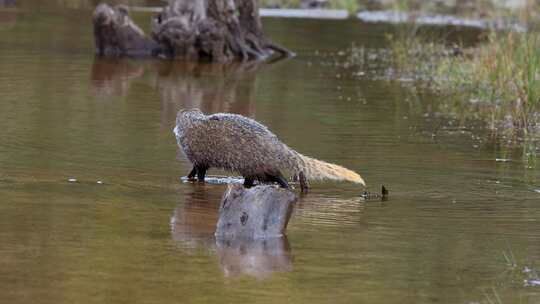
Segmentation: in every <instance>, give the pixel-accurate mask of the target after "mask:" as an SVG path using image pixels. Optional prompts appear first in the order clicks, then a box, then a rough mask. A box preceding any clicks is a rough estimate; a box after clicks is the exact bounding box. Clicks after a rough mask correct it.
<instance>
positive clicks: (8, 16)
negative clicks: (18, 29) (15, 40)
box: [0, 0, 18, 29]
mask: <svg viewBox="0 0 540 304" xmlns="http://www.w3.org/2000/svg"><path fill="white" fill-rule="evenodd" d="M15 4H16V1H15V0H0V29H6V28H11V27H13V26H15V24H16V23H17V13H18V12H17V8H16V7H15Z"/></svg>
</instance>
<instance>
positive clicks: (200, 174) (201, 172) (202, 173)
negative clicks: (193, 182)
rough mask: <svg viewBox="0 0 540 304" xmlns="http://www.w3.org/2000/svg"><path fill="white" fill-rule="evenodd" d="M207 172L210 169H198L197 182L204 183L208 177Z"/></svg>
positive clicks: (199, 167)
mask: <svg viewBox="0 0 540 304" xmlns="http://www.w3.org/2000/svg"><path fill="white" fill-rule="evenodd" d="M206 170H208V167H206V166H198V167H197V181H199V182H204V177H205V176H206Z"/></svg>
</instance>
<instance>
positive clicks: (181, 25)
mask: <svg viewBox="0 0 540 304" xmlns="http://www.w3.org/2000/svg"><path fill="white" fill-rule="evenodd" d="M93 23H94V35H95V40H96V48H97V51H98V54H101V55H114V56H123V55H127V56H133V55H151V56H155V57H162V58H171V59H172V58H174V59H184V60H189V61H211V62H231V61H233V60H241V61H248V60H262V59H267V58H269V57H272V56H273V55H274V54H276V55H277V56H278V57H287V56H291V55H292V53H291V52H290V51H288V50H287V49H285V48H283V47H280V46H278V45H276V44H274V43H272V42H271V41H270V40H269V39H268V38H266V37H265V36H264V34H263V31H262V25H261V21H260V17H259V7H258V0H213V1H205V0H171V1H170V3H169V5H168V6H166V7H164V8H163V11H162V12H161V13H159V14H158V15H156V16H155V17H154V18H153V19H152V30H151V35H150V38H149V37H147V36H145V34H144V32H143V31H142V30H141V29H140V28H139V27H137V25H135V23H133V21H132V20H131V18H130V17H129V15H128V11H127V9H126V7H125V6H116V7H114V8H113V7H110V6H108V5H106V4H100V5H98V7H96V10H95V11H94V18H93Z"/></svg>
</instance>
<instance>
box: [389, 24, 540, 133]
mask: <svg viewBox="0 0 540 304" xmlns="http://www.w3.org/2000/svg"><path fill="white" fill-rule="evenodd" d="M389 38H390V39H389V40H390V43H391V50H392V56H393V59H394V65H395V68H396V69H397V70H398V71H399V72H400V73H408V74H414V75H416V78H417V79H418V78H420V79H423V80H429V84H430V85H432V87H434V88H435V89H437V90H439V91H441V92H444V93H448V94H452V95H457V94H459V95H461V96H462V98H460V99H458V100H462V102H468V103H474V104H476V103H478V104H480V105H481V107H482V108H483V109H488V112H489V113H488V114H489V115H490V116H491V117H490V118H491V119H492V121H493V123H494V124H498V125H499V126H501V125H502V126H504V127H506V128H516V129H518V130H521V131H524V132H529V131H536V132H538V131H540V127H539V125H538V121H539V114H538V113H539V110H540V52H538V50H539V49H540V39H539V38H538V36H537V34H535V33H515V32H492V33H490V34H489V35H488V38H487V40H486V41H485V42H483V43H480V44H479V45H478V46H476V47H473V48H467V49H464V48H462V47H459V46H457V45H450V46H449V45H446V44H444V43H435V42H430V41H426V39H425V38H421V37H420V36H418V35H410V34H408V35H400V36H398V37H397V38H396V37H389ZM494 127H495V126H494Z"/></svg>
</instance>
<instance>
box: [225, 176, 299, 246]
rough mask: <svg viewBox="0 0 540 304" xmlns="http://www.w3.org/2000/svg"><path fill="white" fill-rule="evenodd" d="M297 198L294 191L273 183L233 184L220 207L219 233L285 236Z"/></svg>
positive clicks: (242, 236) (235, 236) (246, 236)
mask: <svg viewBox="0 0 540 304" xmlns="http://www.w3.org/2000/svg"><path fill="white" fill-rule="evenodd" d="M296 200H297V196H296V194H294V193H293V192H292V191H290V190H286V189H282V188H276V187H274V186H272V185H261V186H256V187H252V188H249V189H246V188H244V186H242V185H238V184H234V185H229V187H228V188H227V191H226V192H225V195H224V196H223V199H222V201H221V205H220V208H219V220H218V223H217V227H216V233H215V235H216V237H217V238H225V239H238V238H239V239H262V238H275V237H281V236H283V235H284V233H285V229H286V228H287V223H288V222H289V219H290V217H291V214H292V210H293V207H294V203H295V202H296Z"/></svg>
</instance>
